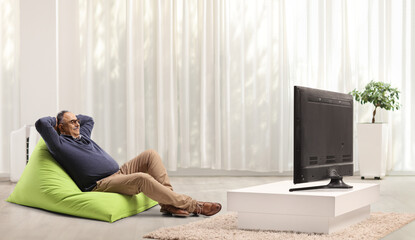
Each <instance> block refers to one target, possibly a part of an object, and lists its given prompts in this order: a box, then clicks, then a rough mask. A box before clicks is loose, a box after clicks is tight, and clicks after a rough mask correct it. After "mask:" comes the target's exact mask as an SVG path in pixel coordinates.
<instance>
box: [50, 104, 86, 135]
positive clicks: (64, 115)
mask: <svg viewBox="0 0 415 240" xmlns="http://www.w3.org/2000/svg"><path fill="white" fill-rule="evenodd" d="M56 121H57V123H56V124H57V130H58V132H59V133H60V134H65V135H70V136H72V137H74V138H78V137H79V130H80V127H81V125H80V122H79V120H78V119H77V118H76V116H75V114H73V113H71V112H68V111H61V112H59V113H58V115H57V116H56Z"/></svg>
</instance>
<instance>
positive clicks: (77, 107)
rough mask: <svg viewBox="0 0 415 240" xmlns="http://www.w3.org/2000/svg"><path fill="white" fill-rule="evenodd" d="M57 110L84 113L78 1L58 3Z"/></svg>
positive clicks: (70, 0) (71, 0)
mask: <svg viewBox="0 0 415 240" xmlns="http://www.w3.org/2000/svg"><path fill="white" fill-rule="evenodd" d="M58 9H59V10H58V32H59V36H58V38H59V40H58V54H59V61H58V63H59V65H58V66H59V70H58V73H59V82H58V84H59V92H58V99H59V105H58V109H59V110H69V111H72V112H74V113H85V112H83V107H82V105H81V96H80V91H81V65H80V48H79V22H78V10H79V8H78V1H73V0H65V1H59V6H58Z"/></svg>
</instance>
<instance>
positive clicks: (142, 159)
mask: <svg viewBox="0 0 415 240" xmlns="http://www.w3.org/2000/svg"><path fill="white" fill-rule="evenodd" d="M120 172H121V173H122V174H132V173H137V172H143V173H148V174H149V175H150V176H152V177H153V178H154V179H155V180H156V181H158V182H159V183H161V184H162V185H164V186H166V187H167V188H169V189H170V190H173V187H172V186H171V184H170V179H169V176H168V175H167V171H166V168H165V167H164V165H163V162H162V161H161V157H160V155H159V154H158V153H157V152H156V151H154V150H147V151H144V152H142V153H141V154H140V155H138V156H137V157H135V158H133V159H131V160H130V161H128V162H126V163H124V164H123V165H122V166H121V168H120Z"/></svg>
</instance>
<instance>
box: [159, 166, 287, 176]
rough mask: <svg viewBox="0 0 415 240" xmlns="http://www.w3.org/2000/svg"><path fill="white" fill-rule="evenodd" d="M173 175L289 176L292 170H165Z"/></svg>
mask: <svg viewBox="0 0 415 240" xmlns="http://www.w3.org/2000/svg"><path fill="white" fill-rule="evenodd" d="M167 172H168V174H169V176H175V177H210V176H212V177H241V176H242V177H290V176H292V172H291V171H290V172H253V171H238V170H214V169H203V168H180V169H177V171H167Z"/></svg>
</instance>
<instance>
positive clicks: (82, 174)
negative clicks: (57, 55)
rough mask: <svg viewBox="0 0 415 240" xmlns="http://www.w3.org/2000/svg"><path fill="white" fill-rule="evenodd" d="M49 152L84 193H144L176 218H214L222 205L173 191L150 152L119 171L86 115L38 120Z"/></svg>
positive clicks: (65, 112)
mask: <svg viewBox="0 0 415 240" xmlns="http://www.w3.org/2000/svg"><path fill="white" fill-rule="evenodd" d="M35 126H36V129H37V131H38V132H39V133H40V135H41V136H42V138H43V139H44V140H45V142H46V145H47V146H48V149H49V152H50V153H51V154H52V156H53V157H54V158H55V159H56V161H57V162H58V163H59V164H60V165H61V166H62V167H63V168H64V169H65V171H66V172H67V173H68V174H69V176H71V178H72V179H73V180H74V182H75V183H76V184H77V186H78V187H79V188H80V189H81V190H82V191H101V192H115V193H121V194H126V195H134V194H138V193H140V192H143V193H144V194H145V195H146V196H148V197H150V198H151V199H153V200H155V201H157V202H159V204H160V206H161V209H160V212H162V213H164V214H171V215H173V216H184V217H185V216H189V215H190V213H193V214H202V215H206V216H211V215H214V214H216V213H218V212H219V211H220V210H221V208H222V206H221V205H220V204H219V203H212V202H199V201H196V200H194V199H192V198H191V197H189V196H186V195H183V194H179V193H176V192H174V191H173V188H172V186H171V185H170V181H169V177H168V176H167V171H166V169H165V167H164V165H163V163H162V161H161V158H160V156H159V155H158V154H157V152H155V151H154V150H147V151H145V152H143V153H141V154H140V155H138V156H137V157H135V158H133V159H132V160H130V161H129V162H127V163H125V164H123V165H122V166H121V168H119V166H118V164H117V163H116V162H115V160H114V159H113V158H112V157H111V156H110V155H108V154H107V153H106V152H105V151H104V150H102V149H101V148H100V147H99V146H98V145H97V144H96V143H95V142H94V141H93V140H92V139H91V138H90V137H91V132H92V128H93V127H94V121H93V119H92V118H91V117H88V116H85V115H75V114H73V113H71V112H68V111H61V112H59V113H58V115H57V117H56V118H55V117H44V118H41V119H39V120H38V121H36V124H35Z"/></svg>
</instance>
